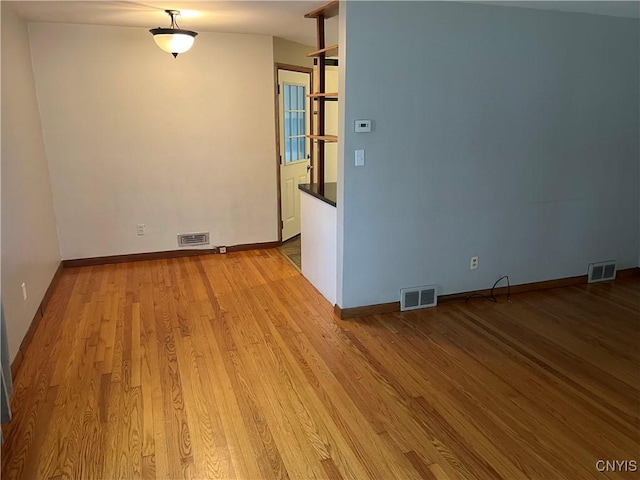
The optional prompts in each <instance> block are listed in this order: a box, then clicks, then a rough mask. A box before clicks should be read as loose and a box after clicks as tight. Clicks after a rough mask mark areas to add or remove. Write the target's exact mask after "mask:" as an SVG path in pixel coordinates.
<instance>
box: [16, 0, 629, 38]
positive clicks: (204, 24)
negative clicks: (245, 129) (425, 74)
mask: <svg viewBox="0 0 640 480" xmlns="http://www.w3.org/2000/svg"><path fill="white" fill-rule="evenodd" d="M327 1H328V0H307V1H302V0H289V1H272V0H235V1H234V0H231V1H229V0H225V1H197V0H195V1H181V0H178V1H152V0H149V1H144V0H143V1H141V2H125V1H102V0H94V1H16V2H11V3H12V5H13V6H14V9H15V10H16V12H17V13H18V14H19V15H20V16H21V17H23V18H24V19H26V20H28V21H33V22H57V23H80V24H89V25H113V26H128V27H143V28H155V27H166V26H169V17H168V16H167V14H166V13H164V10H165V9H176V10H180V11H182V15H181V17H179V19H178V23H179V24H180V26H181V28H185V29H189V30H195V31H209V32H228V33H251V34H264V35H273V36H277V37H282V38H286V39H288V40H292V41H295V42H299V43H303V44H306V45H315V43H316V39H315V35H316V34H315V32H316V24H315V20H312V19H306V18H304V14H305V13H307V12H309V11H311V10H313V9H315V8H317V7H319V6H321V5H324V4H325V3H327ZM351 1H353V0H351ZM474 3H475V2H474ZM477 3H484V4H490V5H502V6H510V7H513V6H516V7H525V8H539V9H546V10H564V11H574V12H584V13H593V14H599V15H613V16H622V17H635V18H640V1H550V2H549V1H515V2H514V1H506V2H499V1H498V2H495V1H493V2H492V1H486V2H477ZM327 27H328V33H327V37H328V38H327V40H328V41H331V40H333V39H334V38H335V40H337V22H335V18H334V19H332V20H331V21H329V22H328V25H327Z"/></svg>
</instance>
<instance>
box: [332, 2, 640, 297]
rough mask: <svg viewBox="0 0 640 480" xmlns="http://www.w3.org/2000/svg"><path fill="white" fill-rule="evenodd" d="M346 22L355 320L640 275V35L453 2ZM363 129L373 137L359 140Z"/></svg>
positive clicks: (347, 188) (343, 270) (346, 254)
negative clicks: (486, 293) (477, 296)
mask: <svg viewBox="0 0 640 480" xmlns="http://www.w3.org/2000/svg"><path fill="white" fill-rule="evenodd" d="M342 14H343V12H342V11H341V15H342ZM344 14H345V18H344V20H343V21H344V22H345V23H346V24H345V31H346V36H343V37H342V38H341V49H343V51H342V52H341V57H342V58H343V59H344V60H345V62H344V64H343V65H345V67H346V68H345V71H344V83H343V85H344V87H343V88H342V93H343V98H344V109H345V113H344V122H343V125H344V132H341V134H342V138H341V145H342V147H343V148H344V152H343V155H344V159H345V160H344V165H343V167H342V171H341V174H342V187H343V189H344V191H343V192H342V196H341V199H340V204H339V212H338V217H339V227H338V228H339V229H341V231H340V232H339V234H338V238H339V246H338V252H339V255H340V256H341V258H340V259H339V261H338V268H339V276H340V278H339V282H338V285H339V288H341V291H340V292H339V294H338V303H339V305H340V306H341V307H343V308H348V307H355V306H359V305H370V304H376V303H384V302H392V301H398V300H399V289H400V288H402V287H408V286H416V285H423V284H432V283H436V284H438V285H440V287H441V289H440V293H441V294H448V293H455V292H462V291H469V290H475V289H481V288H487V287H490V286H491V285H492V284H493V282H494V281H495V280H496V279H497V278H498V277H500V276H502V275H509V276H510V278H511V282H512V284H520V283H528V282H536V281H543V280H549V279H555V278H564V277H571V276H576V275H583V274H585V273H586V271H587V265H588V263H590V262H594V261H603V260H611V259H615V260H617V261H618V268H629V267H635V266H637V265H638V258H639V243H640V239H639V232H640V225H639V219H640V211H639V204H640V203H639V188H638V179H639V175H640V172H639V165H640V161H639V140H638V137H639V108H640V107H639V105H640V98H639V57H640V52H639V45H640V37H639V31H640V30H639V25H640V24H639V21H638V20H637V19H629V18H615V17H606V16H597V15H588V14H579V13H564V12H550V11H540V10H530V9H523V8H508V7H500V6H486V5H470V4H456V3H450V2H443V3H439V2H349V4H348V6H347V8H346V9H344ZM358 118H369V119H372V120H373V122H374V131H373V132H372V133H370V134H362V133H354V132H353V120H354V119H358ZM358 148H364V149H365V151H366V166H365V167H355V166H354V164H353V156H354V150H355V149H358ZM472 255H478V256H479V257H480V261H479V264H480V266H479V268H478V269H477V270H474V271H470V270H469V259H470V257H471V256H472ZM340 285H341V287H340Z"/></svg>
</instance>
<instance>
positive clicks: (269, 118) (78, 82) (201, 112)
mask: <svg viewBox="0 0 640 480" xmlns="http://www.w3.org/2000/svg"><path fill="white" fill-rule="evenodd" d="M29 34H30V40H31V50H32V55H33V66H34V74H35V80H36V87H37V93H38V99H39V105H40V115H41V119H42V126H43V133H44V143H45V146H46V151H47V157H48V159H49V168H50V171H51V181H52V189H53V200H54V206H55V212H56V217H57V219H58V231H59V236H60V245H61V250H62V257H63V258H64V259H72V258H86V257H94V256H103V255H116V254H128V253H138V252H153V251H163V250H174V249H177V240H176V235H177V234H179V233H189V232H200V231H209V232H210V233H211V244H212V245H235V244H246V243H255V242H269V241H275V240H277V238H278V231H277V194H276V185H277V183H276V182H277V178H276V161H275V127H274V115H275V113H274V96H273V81H274V80H273V78H274V77H273V42H272V39H271V37H268V36H259V35H234V34H217V33H206V32H201V33H200V34H199V35H198V37H197V39H196V42H195V45H194V47H193V48H192V49H191V50H190V51H189V52H187V53H184V54H182V55H179V56H178V58H177V59H174V58H173V57H172V56H171V55H170V54H168V53H165V52H163V51H161V50H160V49H159V48H158V47H157V46H156V45H155V44H154V42H153V39H152V37H151V35H150V34H149V32H148V31H147V30H146V29H141V28H124V27H106V26H87V25H66V24H48V23H33V24H30V25H29ZM138 223H143V224H145V225H146V232H147V233H146V235H145V236H137V235H136V224H138Z"/></svg>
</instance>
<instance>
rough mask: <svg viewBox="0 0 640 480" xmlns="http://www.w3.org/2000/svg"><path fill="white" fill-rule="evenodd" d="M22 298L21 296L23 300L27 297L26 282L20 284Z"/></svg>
mask: <svg viewBox="0 0 640 480" xmlns="http://www.w3.org/2000/svg"><path fill="white" fill-rule="evenodd" d="M22 298H23V300H26V299H27V284H26V283H23V284H22Z"/></svg>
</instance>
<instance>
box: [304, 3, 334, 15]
mask: <svg viewBox="0 0 640 480" xmlns="http://www.w3.org/2000/svg"><path fill="white" fill-rule="evenodd" d="M339 8H340V4H339V2H338V0H334V1H333V2H329V3H327V4H326V5H323V6H322V7H320V8H316V9H315V10H313V11H311V12H309V13H307V14H306V15H305V16H304V18H318V17H324V18H331V17H335V16H336V15H338V10H339Z"/></svg>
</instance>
